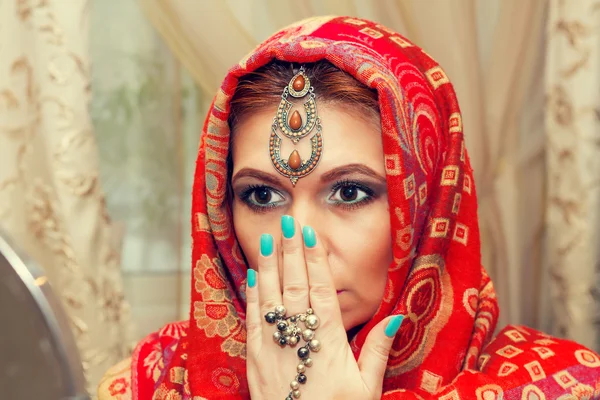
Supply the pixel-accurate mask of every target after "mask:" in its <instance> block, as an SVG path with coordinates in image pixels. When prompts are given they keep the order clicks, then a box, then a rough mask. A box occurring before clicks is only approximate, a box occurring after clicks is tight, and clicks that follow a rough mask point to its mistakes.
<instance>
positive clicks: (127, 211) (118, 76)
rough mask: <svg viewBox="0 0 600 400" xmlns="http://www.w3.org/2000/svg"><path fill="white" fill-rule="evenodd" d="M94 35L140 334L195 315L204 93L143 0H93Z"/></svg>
mask: <svg viewBox="0 0 600 400" xmlns="http://www.w3.org/2000/svg"><path fill="white" fill-rule="evenodd" d="M90 37H91V44H90V48H91V59H92V64H93V66H94V68H93V71H92V93H93V98H92V104H91V118H92V121H93V124H94V128H95V132H96V138H97V141H98V147H99V154H100V171H101V177H102V182H103V184H104V187H105V188H106V192H107V206H108V210H109V212H110V214H111V216H112V217H113V218H114V219H115V220H116V221H118V222H119V224H120V225H121V226H122V227H123V254H122V272H123V279H124V284H125V290H126V296H127V298H128V300H129V301H130V303H131V307H132V317H133V320H134V321H135V338H136V339H138V340H139V339H141V338H142V337H143V336H145V335H146V334H148V333H150V332H151V331H154V330H157V329H159V328H160V327H161V326H163V325H164V324H165V323H167V322H171V321H174V320H178V319H181V318H186V317H187V307H188V305H187V298H188V293H189V288H188V285H187V284H186V283H185V282H186V280H185V279H186V278H182V277H183V276H185V277H187V275H188V271H189V260H190V259H191V243H190V232H189V220H190V218H189V215H190V202H191V183H192V177H193V166H194V163H195V158H196V150H197V146H198V142H199V137H200V131H201V124H202V122H203V117H204V115H203V114H204V109H203V105H202V104H203V103H202V98H203V97H202V95H201V93H200V91H199V90H198V89H197V86H196V85H195V84H194V82H193V81H192V79H191V78H190V77H189V76H188V74H187V73H186V71H185V69H183V68H181V65H180V63H179V62H178V60H177V59H175V57H174V56H173V53H172V52H171V51H170V50H169V48H168V47H167V46H165V44H164V43H163V41H162V39H161V38H160V37H159V36H158V35H157V34H156V32H155V30H154V29H153V28H152V26H151V25H150V24H149V23H148V21H147V19H146V18H145V16H144V15H143V14H142V12H141V10H140V7H139V4H138V3H137V2H135V1H121V0H93V1H92V18H91V29H90ZM180 299H186V301H185V302H184V303H183V304H182V303H181V302H180V301H179V300H180Z"/></svg>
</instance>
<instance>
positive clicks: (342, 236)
mask: <svg viewBox="0 0 600 400" xmlns="http://www.w3.org/2000/svg"><path fill="white" fill-rule="evenodd" d="M362 214H363V215H361V218H360V219H359V220H353V221H352V222H350V221H341V222H340V223H339V225H338V228H337V232H338V234H337V235H336V237H335V238H332V244H333V243H335V244H334V246H333V247H334V249H335V250H334V252H333V254H330V257H331V258H332V259H333V260H332V263H335V265H336V268H335V271H334V274H335V275H337V278H338V279H336V281H338V282H339V283H340V284H341V285H344V286H345V287H346V288H347V289H349V290H351V291H352V292H353V296H352V297H353V298H354V300H355V301H356V302H357V303H356V304H353V306H352V307H351V308H352V309H353V313H354V312H356V313H357V316H358V315H359V314H360V317H361V318H369V317H370V315H368V314H369V313H371V315H372V313H373V312H375V309H376V308H377V307H378V306H379V303H380V302H381V299H382V297H383V292H384V290H385V285H386V282H387V272H388V268H389V266H390V263H391V262H392V260H393V254H392V239H391V233H390V229H391V228H390V221H389V214H388V211H387V202H386V203H385V204H381V205H377V208H375V209H372V210H369V211H368V212H365V213H362ZM353 303H354V302H353Z"/></svg>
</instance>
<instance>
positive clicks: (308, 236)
mask: <svg viewBox="0 0 600 400" xmlns="http://www.w3.org/2000/svg"><path fill="white" fill-rule="evenodd" d="M302 236H304V245H305V246H306V247H315V246H316V245H317V237H316V236H315V231H314V229H313V228H311V227H310V226H305V227H304V228H302Z"/></svg>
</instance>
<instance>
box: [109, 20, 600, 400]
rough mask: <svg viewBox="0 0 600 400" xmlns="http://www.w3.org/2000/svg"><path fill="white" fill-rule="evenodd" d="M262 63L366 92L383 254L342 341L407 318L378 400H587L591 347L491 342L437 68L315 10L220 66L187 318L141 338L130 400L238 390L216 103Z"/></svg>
mask: <svg viewBox="0 0 600 400" xmlns="http://www.w3.org/2000/svg"><path fill="white" fill-rule="evenodd" d="M273 59H279V60H284V61H288V62H296V63H310V62H315V61H318V60H321V59H327V60H329V61H330V62H331V63H333V64H334V65H336V66H337V67H338V68H340V69H341V70H343V71H346V72H348V73H350V74H351V75H352V76H354V77H355V78H356V79H357V80H359V81H360V82H362V83H363V84H364V85H366V86H368V87H370V88H373V89H375V90H377V92H378V95H379V104H380V111H381V125H382V132H383V147H384V153H385V154H384V156H385V168H386V174H387V182H388V197H389V205H390V210H393V214H392V215H390V218H391V221H392V230H393V232H392V234H393V237H394V238H395V242H394V247H393V255H394V261H393V263H392V265H390V266H389V273H388V284H387V286H386V289H385V293H384V296H383V301H382V303H381V305H380V307H379V309H378V311H377V312H376V314H375V315H374V316H373V318H372V320H371V321H369V322H367V323H366V324H365V326H364V327H363V328H362V330H361V331H360V332H359V333H358V334H357V335H356V336H355V337H354V339H353V340H352V341H351V343H350V345H351V348H352V350H353V351H354V353H355V355H356V356H358V354H359V353H360V350H361V348H362V346H363V344H364V342H365V339H366V336H367V334H368V332H369V331H370V330H371V329H372V328H373V326H374V325H376V324H377V323H378V322H380V321H381V320H382V319H383V318H385V317H386V316H388V315H392V314H404V315H406V318H405V322H404V323H403V325H402V327H401V329H400V331H399V333H398V335H397V337H396V339H395V341H394V345H393V348H392V351H391V354H390V359H389V362H388V367H387V371H386V375H385V379H384V382H383V391H384V395H383V398H384V399H400V398H402V399H442V400H450V399H453V400H458V399H485V400H493V399H498V400H499V399H513V398H524V399H557V398H563V399H567V398H569V399H570V398H582V399H583V398H593V397H595V396H600V357H598V355H597V354H595V353H593V352H592V351H589V350H587V349H585V348H583V347H582V346H580V345H577V344H575V343H572V342H569V341H565V340H559V339H555V338H550V337H548V336H546V335H544V334H541V333H539V332H536V331H534V330H531V329H529V328H526V327H520V326H509V327H507V328H505V329H504V330H502V331H501V332H500V333H499V334H498V336H496V337H495V338H492V336H493V332H494V330H495V327H496V321H497V316H498V306H497V301H496V296H495V292H494V289H493V286H492V283H491V281H490V279H489V277H488V275H487V274H486V272H485V270H484V269H483V268H482V266H481V255H480V242H479V240H480V235H479V228H478V222H477V197H476V191H475V186H474V184H473V172H472V169H471V166H470V163H469V158H468V156H467V152H466V150H465V143H464V137H463V126H462V118H461V114H460V109H459V107H458V103H457V100H456V95H455V93H454V90H453V88H452V85H451V84H450V81H449V79H448V77H447V76H446V74H445V72H444V70H443V69H442V68H441V67H440V66H439V65H438V64H437V63H436V62H435V61H434V60H433V59H432V58H431V57H430V56H428V55H427V54H426V53H425V52H423V50H422V49H420V48H419V47H417V46H415V45H414V44H413V43H412V42H410V41H409V40H408V39H406V38H404V37H402V36H401V35H398V34H396V33H394V32H393V31H391V30H389V29H387V28H384V27H382V26H381V25H377V24H375V23H372V22H369V21H365V20H359V19H355V18H345V17H339V18H331V17H328V18H319V19H311V20H308V21H303V22H301V23H298V24H294V25H293V26H291V27H289V28H287V29H284V30H282V31H281V32H279V33H276V34H275V35H274V36H272V37H271V38H269V39H268V40H267V41H266V42H264V43H263V44H261V45H260V46H259V47H258V48H256V49H255V50H254V51H253V52H252V53H251V54H249V55H248V56H246V57H245V58H244V59H243V61H242V62H241V63H240V64H239V65H237V66H235V67H233V68H232V69H231V70H230V72H229V74H228V75H227V77H226V78H225V80H224V82H223V84H222V86H221V89H220V90H219V92H218V93H217V95H216V97H215V99H214V101H213V104H212V107H211V110H210V112H209V115H208V117H207V119H206V123H205V125H204V131H203V136H202V143H201V146H200V149H199V154H198V163H197V170H196V176H195V183H194V192H193V205H192V208H193V215H192V226H193V227H194V231H193V238H194V245H193V256H192V257H193V260H192V261H193V265H194V266H195V267H194V271H193V285H194V289H195V290H194V291H193V293H192V299H191V301H192V305H193V307H192V313H191V315H190V321H189V326H188V324H187V323H185V324H173V325H170V326H168V329H167V328H165V329H167V330H166V331H165V330H163V331H162V332H161V333H158V334H154V335H152V336H150V337H149V338H148V339H146V340H145V341H144V342H142V344H140V346H139V347H138V350H137V351H136V353H135V354H134V358H133V359H132V374H131V376H132V378H131V382H130V385H131V392H132V397H133V398H134V399H151V398H152V399H202V398H207V399H248V398H249V394H248V384H247V382H246V371H245V358H244V352H245V348H244V347H245V345H244V343H245V329H244V323H243V321H244V318H245V315H244V310H245V297H244V289H245V276H246V268H247V267H246V265H245V264H244V262H243V257H242V256H241V253H240V249H239V246H238V244H237V242H236V240H235V237H234V235H233V229H232V226H231V223H232V222H231V219H230V217H229V216H230V215H231V213H230V210H229V209H228V206H227V202H226V201H225V199H226V198H225V196H226V191H227V169H226V157H227V153H228V145H229V128H228V124H227V118H228V111H229V104H228V102H229V100H230V99H231V97H232V95H233V93H234V91H235V89H236V86H237V82H238V79H239V78H240V77H242V76H243V75H245V74H247V73H248V72H249V71H253V70H256V69H257V68H259V67H261V66H263V65H265V64H267V63H269V62H270V61H272V60H273ZM266 134H268V132H267V133H266ZM173 332H176V333H173ZM157 354H160V356H159V357H160V360H158V361H157V359H156V357H157ZM149 366H152V368H149ZM156 368H158V370H156ZM106 398H110V397H106Z"/></svg>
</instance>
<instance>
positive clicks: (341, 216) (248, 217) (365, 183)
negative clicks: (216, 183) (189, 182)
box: [231, 104, 392, 330]
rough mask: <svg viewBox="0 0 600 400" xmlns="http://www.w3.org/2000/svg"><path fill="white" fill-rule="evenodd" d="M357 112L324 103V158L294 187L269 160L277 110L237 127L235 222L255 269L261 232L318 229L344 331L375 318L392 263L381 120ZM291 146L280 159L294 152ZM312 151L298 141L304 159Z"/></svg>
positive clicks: (276, 234)
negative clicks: (284, 222) (296, 226)
mask: <svg viewBox="0 0 600 400" xmlns="http://www.w3.org/2000/svg"><path fill="white" fill-rule="evenodd" d="M357 113H358V112H354V113H353V112H351V111H350V112H349V111H347V110H345V109H344V108H341V107H339V106H336V105H327V104H326V105H321V106H319V117H320V118H321V121H322V122H321V125H322V128H323V133H322V134H323V153H322V157H321V160H320V162H319V165H318V166H317V168H316V169H315V170H314V171H313V172H312V173H310V174H309V175H307V176H305V177H303V178H300V179H299V180H298V182H297V184H296V186H295V187H294V186H292V183H291V182H290V180H289V179H288V178H286V177H285V176H283V175H280V174H279V173H278V172H277V171H276V170H275V168H274V167H273V165H272V164H271V160H270V158H269V135H270V128H271V124H272V120H273V115H274V111H270V110H266V111H264V112H258V113H256V114H252V115H248V116H245V117H244V118H243V119H242V120H241V121H240V122H239V124H238V125H237V126H236V128H235V136H234V141H233V149H232V151H233V154H232V156H233V174H232V181H231V185H232V190H233V193H234V199H233V223H234V228H235V232H236V235H237V239H238V241H239V243H240V246H241V248H242V251H243V252H244V255H245V256H246V259H247V261H248V263H249V264H250V267H251V268H255V269H256V261H257V259H258V255H259V252H260V236H261V234H263V233H270V234H271V235H273V237H274V238H275V240H281V239H280V238H281V216H282V215H291V216H293V217H294V218H295V219H296V220H298V222H299V223H300V225H301V226H304V225H310V226H312V227H313V228H314V229H315V231H316V232H317V233H318V235H319V238H320V240H321V242H322V244H323V245H324V246H325V248H326V250H327V254H328V260H329V265H330V267H331V272H332V275H333V280H334V282H335V286H336V289H337V291H338V299H339V302H340V307H341V311H342V317H343V321H344V327H345V329H346V330H350V329H352V328H354V327H356V326H358V325H360V324H362V323H364V322H366V321H368V320H369V319H370V318H371V317H372V316H373V314H374V313H375V311H376V310H377V307H378V306H379V304H380V302H381V299H382V297H383V292H384V289H385V284H386V280H387V270H388V267H389V265H390V263H391V261H392V239H391V233H390V217H389V210H388V199H387V186H386V180H385V168H384V157H383V147H382V142H381V132H380V127H379V121H378V120H375V117H369V118H367V117H365V116H363V117H362V118H361V117H357V116H356V114H357ZM285 142H286V140H284V143H285ZM287 142H290V143H285V144H282V149H281V154H282V155H283V154H290V153H291V151H292V144H291V141H287ZM303 142H306V143H303ZM303 144H304V145H305V146H304V147H302V145H303ZM286 146H287V147H286ZM308 146H309V140H308V139H304V140H302V141H300V143H299V144H298V149H299V152H300V154H301V156H302V158H303V159H307V158H308V157H309V155H310V148H309V147H308ZM296 234H298V233H296ZM279 248H281V247H279ZM279 257H281V254H280V255H279ZM280 265H281V262H280Z"/></svg>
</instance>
